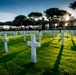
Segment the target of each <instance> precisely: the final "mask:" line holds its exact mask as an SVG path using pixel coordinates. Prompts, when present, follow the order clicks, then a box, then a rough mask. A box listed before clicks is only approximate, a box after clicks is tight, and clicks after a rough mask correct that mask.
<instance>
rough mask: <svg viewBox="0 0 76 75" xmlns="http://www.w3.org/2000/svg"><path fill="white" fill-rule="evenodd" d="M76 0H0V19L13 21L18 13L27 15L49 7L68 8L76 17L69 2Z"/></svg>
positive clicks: (75, 12)
mask: <svg viewBox="0 0 76 75" xmlns="http://www.w3.org/2000/svg"><path fill="white" fill-rule="evenodd" d="M74 1H76V0H0V21H1V22H5V21H12V20H13V19H14V18H15V17H16V16H17V15H25V16H27V15H28V14H29V13H30V12H42V13H43V12H44V10H46V9H48V8H53V7H57V8H59V9H64V10H67V11H68V12H70V13H72V14H73V15H74V16H75V17H76V10H72V9H70V8H69V4H70V3H73V2H74Z"/></svg>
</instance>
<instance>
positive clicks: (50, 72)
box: [43, 46, 64, 75]
mask: <svg viewBox="0 0 76 75" xmlns="http://www.w3.org/2000/svg"><path fill="white" fill-rule="evenodd" d="M63 48H64V46H61V48H60V51H59V54H58V57H57V59H56V62H55V64H54V68H53V69H50V67H46V70H45V71H44V74H43V75H60V73H59V70H58V69H59V64H60V60H61V56H62V52H63Z"/></svg>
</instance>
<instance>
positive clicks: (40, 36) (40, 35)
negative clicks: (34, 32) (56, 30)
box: [38, 31, 42, 43]
mask: <svg viewBox="0 0 76 75" xmlns="http://www.w3.org/2000/svg"><path fill="white" fill-rule="evenodd" d="M38 36H39V42H40V43H41V38H42V32H41V31H39V33H38Z"/></svg>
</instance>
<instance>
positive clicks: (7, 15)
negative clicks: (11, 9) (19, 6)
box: [0, 12, 17, 22]
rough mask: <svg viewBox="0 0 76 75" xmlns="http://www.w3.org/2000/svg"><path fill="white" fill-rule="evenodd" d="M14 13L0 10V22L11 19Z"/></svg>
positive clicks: (14, 15)
mask: <svg viewBox="0 0 76 75" xmlns="http://www.w3.org/2000/svg"><path fill="white" fill-rule="evenodd" d="M16 16H17V15H16V14H12V13H3V12H0V22H6V21H13V19H14V18H15V17H16Z"/></svg>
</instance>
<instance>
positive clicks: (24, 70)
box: [18, 62, 34, 75]
mask: <svg viewBox="0 0 76 75" xmlns="http://www.w3.org/2000/svg"><path fill="white" fill-rule="evenodd" d="M33 66H34V63H32V62H31V63H28V64H25V66H24V69H23V70H22V71H21V72H20V73H19V74H18V75H26V73H27V72H29V71H30V70H31V69H32V68H33Z"/></svg>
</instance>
